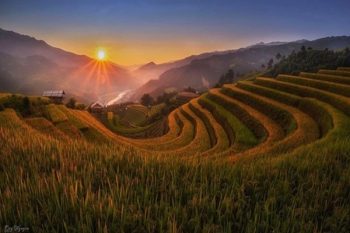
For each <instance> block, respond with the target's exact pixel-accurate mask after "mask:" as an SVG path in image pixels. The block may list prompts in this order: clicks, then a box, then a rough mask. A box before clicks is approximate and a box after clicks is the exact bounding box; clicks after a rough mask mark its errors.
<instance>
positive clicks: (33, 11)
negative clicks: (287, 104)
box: [0, 0, 350, 64]
mask: <svg viewBox="0 0 350 233" xmlns="http://www.w3.org/2000/svg"><path fill="white" fill-rule="evenodd" d="M349 25H350V1H349V0H333V1H328V0H324V1H320V0H319V1H316V0H304V1H300V0H297V1H284V0H280V1H277V0H266V1H252V0H245V1H241V0H236V1H235V0H231V1H226V0H211V1H210V0H143V1H141V0H128V1H115V0H114V1H112V0H96V1H92V0H75V1H67V0H60V1H58V0H57V1H55V0H45V1H43V0H38V1H34V0H22V1H20V0H1V2H0V27H1V28H4V29H8V30H13V31H17V32H20V33H23V34H29V35H32V36H34V37H37V38H39V39H43V40H45V41H47V42H48V43H50V44H52V45H54V46H57V47H61V48H63V49H66V50H70V51H73V52H76V53H79V54H87V55H90V56H94V53H95V52H96V49H97V48H99V47H101V48H104V49H105V50H106V51H107V53H108V55H109V58H110V59H111V60H113V61H115V62H117V63H120V64H139V63H144V62H148V61H156V62H164V61H168V60H173V59H178V58H181V57H184V56H187V55H191V54H198V53H201V52H206V51H213V50H225V49H234V48H239V47H243V46H247V45H250V44H253V43H257V42H260V41H265V42H269V41H290V40H297V39H304V38H306V39H315V38H320V37H325V36H330V35H349V34H350V30H349V28H350V26H349Z"/></svg>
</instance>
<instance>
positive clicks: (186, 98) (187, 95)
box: [176, 91, 199, 102]
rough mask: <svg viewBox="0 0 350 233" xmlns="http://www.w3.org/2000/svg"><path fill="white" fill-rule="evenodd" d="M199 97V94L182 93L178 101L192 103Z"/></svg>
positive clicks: (178, 96) (177, 97)
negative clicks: (192, 100) (191, 101)
mask: <svg viewBox="0 0 350 233" xmlns="http://www.w3.org/2000/svg"><path fill="white" fill-rule="evenodd" d="M198 96H199V95H198V94H196V93H193V92H189V91H182V92H179V93H178V94H177V96H176V99H177V100H179V101H181V102H187V101H190V100H191V99H194V98H197V97H198Z"/></svg>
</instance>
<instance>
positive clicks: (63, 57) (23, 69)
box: [0, 29, 140, 102]
mask: <svg viewBox="0 0 350 233" xmlns="http://www.w3.org/2000/svg"><path fill="white" fill-rule="evenodd" d="M137 85H140V82H139V81H138V80H136V79H135V78H134V77H133V76H132V75H131V74H130V73H129V72H128V71H127V70H126V69H124V68H122V67H121V66H119V65H116V64H114V63H112V62H108V61H105V62H97V61H96V60H94V59H92V58H89V57H87V56H83V55H77V54H74V53H71V52H67V51H64V50H62V49H59V48H55V47H52V46H50V45H48V44H47V43H46V42H44V41H42V40H37V39H35V38H33V37H29V36H26V35H21V34H18V33H15V32H11V31H5V30H3V29H0V87H1V90H2V91H10V92H17V93H25V94H30V95H40V94H42V92H43V91H44V90H47V89H49V90H52V89H53V90H54V89H64V90H66V92H67V93H68V94H69V95H75V96H78V97H79V98H80V99H81V100H85V101H86V102H91V101H95V100H96V99H97V98H99V97H100V96H102V95H105V94H108V93H119V92H121V91H123V90H127V89H130V88H135V87H136V86H137ZM73 93H74V94H73ZM114 96H116V94H114Z"/></svg>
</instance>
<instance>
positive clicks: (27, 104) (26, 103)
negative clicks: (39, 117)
mask: <svg viewBox="0 0 350 233" xmlns="http://www.w3.org/2000/svg"><path fill="white" fill-rule="evenodd" d="M22 104H23V105H22V106H23V112H22V114H23V115H30V113H31V107H30V100H29V98H28V97H27V96H26V97H24V98H23V100H22Z"/></svg>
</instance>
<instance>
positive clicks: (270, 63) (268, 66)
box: [267, 58, 273, 69]
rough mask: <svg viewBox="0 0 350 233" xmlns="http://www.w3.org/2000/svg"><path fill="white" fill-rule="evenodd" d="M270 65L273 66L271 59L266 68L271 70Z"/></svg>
mask: <svg viewBox="0 0 350 233" xmlns="http://www.w3.org/2000/svg"><path fill="white" fill-rule="evenodd" d="M272 65H273V59H272V58H271V59H270V60H269V62H268V63H267V68H268V69H271V68H272Z"/></svg>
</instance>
